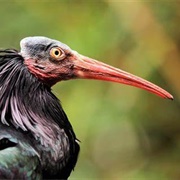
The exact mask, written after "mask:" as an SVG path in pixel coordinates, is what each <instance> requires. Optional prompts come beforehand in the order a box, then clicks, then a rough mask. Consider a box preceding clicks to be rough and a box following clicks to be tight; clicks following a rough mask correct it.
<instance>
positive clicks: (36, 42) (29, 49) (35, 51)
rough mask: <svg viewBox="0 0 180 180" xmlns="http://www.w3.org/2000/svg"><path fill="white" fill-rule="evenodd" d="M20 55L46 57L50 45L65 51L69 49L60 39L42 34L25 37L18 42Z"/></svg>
mask: <svg viewBox="0 0 180 180" xmlns="http://www.w3.org/2000/svg"><path fill="white" fill-rule="evenodd" d="M20 47H21V52H20V53H21V55H22V56H23V57H24V58H36V59H37V58H38V59H39V58H48V55H49V50H50V49H51V48H52V47H60V48H62V49H63V50H64V51H65V52H68V51H71V49H70V48H69V47H68V46H67V45H66V44H63V43H61V42H60V41H57V40H54V39H50V38H47V37H43V36H33V37H26V38H24V39H22V40H21V42H20Z"/></svg>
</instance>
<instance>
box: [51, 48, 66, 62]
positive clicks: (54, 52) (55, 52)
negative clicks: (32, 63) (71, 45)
mask: <svg viewBox="0 0 180 180" xmlns="http://www.w3.org/2000/svg"><path fill="white" fill-rule="evenodd" d="M50 56H51V57H52V58H53V59H55V60H61V59H64V57H65V53H64V51H63V50H62V49H60V48H58V47H54V48H52V49H51V50H50Z"/></svg>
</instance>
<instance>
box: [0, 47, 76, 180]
mask: <svg viewBox="0 0 180 180" xmlns="http://www.w3.org/2000/svg"><path fill="white" fill-rule="evenodd" d="M23 61H24V59H23V58H22V56H21V55H19V54H18V52H17V51H15V50H4V51H0V91H1V93H0V114H1V124H0V143H1V147H2V146H4V145H2V144H5V143H3V141H4V139H5V138H6V139H7V140H8V141H9V143H8V145H7V147H10V148H11V147H13V149H14V148H16V149H18V151H19V153H22V154H23V153H24V152H26V151H27V152H28V153H27V154H29V156H28V155H26V158H27V159H26V161H25V162H24V163H28V161H29V160H30V159H31V158H32V157H33V158H35V159H36V165H34V166H38V167H39V168H38V171H39V174H41V171H42V177H44V178H48V179H49V178H60V179H61V178H67V177H68V176H69V174H70V172H71V171H72V169H73V168H74V166H75V164H76V161H77V156H78V152H79V145H78V143H77V139H76V136H75V134H74V132H73V129H72V126H71V124H70V123H69V121H68V119H67V116H66V114H65V113H64V111H63V109H62V107H61V105H60V103H59V100H58V99H57V98H56V97H55V96H54V95H53V94H52V92H51V89H50V87H48V86H47V85H46V84H44V83H42V82H40V81H39V80H38V79H37V78H36V77H35V76H33V75H32V74H31V73H30V72H29V71H28V69H27V67H26V66H25V65H24V63H23ZM12 145H13V146H12ZM7 147H6V148H4V149H7ZM7 150H8V149H7ZM0 154H1V152H0ZM6 156H7V158H8V159H9V158H10V157H9V152H7V154H6ZM12 158H14V157H12ZM21 160H22V161H24V156H22V157H21V158H19V159H18V161H19V163H21ZM8 161H9V160H8ZM39 161H41V162H39ZM22 163H23V162H22ZM39 163H40V164H39ZM2 164H4V167H5V166H6V165H7V164H8V162H6V159H5V160H3V162H2V160H1V162H0V177H4V178H8V179H9V178H10V179H11V178H12V177H13V179H14V178H17V179H18V178H19V177H20V178H22V173H23V174H24V175H23V177H28V173H29V170H28V169H27V168H24V169H23V170H22V169H20V165H16V168H17V173H16V174H14V175H11V173H9V164H8V168H7V169H4V170H3V171H2V167H3V166H2ZM24 166H25V164H24ZM18 171H19V172H18ZM20 172H21V174H20ZM39 177H40V176H39Z"/></svg>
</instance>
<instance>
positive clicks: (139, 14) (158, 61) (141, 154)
mask: <svg viewBox="0 0 180 180" xmlns="http://www.w3.org/2000/svg"><path fill="white" fill-rule="evenodd" d="M179 8H180V2H179V1H164V0H159V1H153V0H152V1H146V0H144V1H143V0H142V1H141V0H134V1H133V0H132V1H125V0H122V1H121V0H119V1H113V0H112V1H111V0H97V1H95V0H94V1H82V0H74V1H73V0H61V1H60V0H59V1H58V0H45V1H41V0H37V1H35V0H33V1H25V0H24V1H23V0H14V1H5V0H4V1H3V0H1V1H0V23H1V25H0V47H1V48H9V47H16V48H18V47H19V41H20V40H21V39H22V38H23V37H26V36H34V35H41V36H47V37H51V38H54V39H57V40H60V41H62V42H64V43H66V44H68V45H69V46H70V47H71V48H72V49H74V50H76V51H78V52H80V53H82V54H84V55H87V56H90V57H94V58H96V59H99V60H101V61H104V62H106V63H108V64H111V65H113V66H117V67H119V68H122V69H124V70H127V71H129V72H131V73H134V74H136V75H139V76H141V77H143V78H145V79H148V80H150V81H152V82H154V83H156V84H158V85H160V86H162V87H163V88H164V89H167V90H168V91H170V92H171V93H172V94H173V95H174V98H175V100H174V101H168V100H164V99H161V98H159V97H157V96H154V95H152V94H150V93H147V92H144V91H143V90H140V89H136V88H132V87H127V86H123V85H120V84H113V83H108V82H100V81H99V82H97V81H85V80H76V81H68V82H61V83H59V84H57V85H56V86H55V87H54V88H53V92H54V93H55V94H56V95H57V96H58V97H59V98H60V99H61V101H62V104H63V107H64V109H65V111H66V113H67V114H68V117H69V120H70V121H71V123H72V125H73V127H74V130H75V132H76V134H77V137H78V138H79V139H80V140H81V153H80V156H79V161H78V163H77V166H76V168H75V171H74V172H73V173H72V175H71V178H70V179H93V178H96V179H123V180H124V179H138V180H141V179H142V180H144V179H153V180H155V179H158V180H159V179H163V180H164V179H179V178H180V172H179V166H180V111H179V110H178V109H179V107H180V83H179V80H178V77H179V76H180V71H179V69H180V53H179V49H180V31H179V22H180V21H179V20H180V11H179Z"/></svg>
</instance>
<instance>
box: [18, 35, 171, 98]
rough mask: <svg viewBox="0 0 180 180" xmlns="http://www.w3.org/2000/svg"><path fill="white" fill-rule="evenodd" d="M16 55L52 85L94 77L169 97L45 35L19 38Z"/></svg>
mask: <svg viewBox="0 0 180 180" xmlns="http://www.w3.org/2000/svg"><path fill="white" fill-rule="evenodd" d="M20 45H21V51H20V54H21V55H22V57H23V58H24V64H25V65H26V66H27V67H28V69H29V71H30V72H31V73H32V74H34V75H35V76H36V77H37V78H38V79H40V80H41V81H42V82H43V83H45V84H47V85H49V86H52V85H54V84H55V83H56V82H58V81H61V80H68V79H76V78H83V79H98V80H105V81H113V82H118V83H122V84H127V85H131V86H136V87H139V88H142V89H145V90H147V91H150V92H152V93H154V94H157V95H159V96H161V97H163V98H168V99H173V96H172V95H171V94H169V93H168V92H167V91H165V90H163V89H162V88H160V87H158V86H156V85H154V84H153V83H150V82H148V81H146V80H144V79H142V78H140V77H137V76H135V75H132V74H130V73H127V72H125V71H123V70H120V69H117V68H115V67H112V66H109V65H107V64H105V63H102V62H99V61H97V60H94V59H92V58H89V57H86V56H83V55H81V54H79V53H77V52H76V51H74V50H72V49H71V48H69V47H68V46H67V45H65V44H63V43H61V42H59V41H56V40H52V39H49V38H46V37H27V38H24V39H22V40H21V43H20Z"/></svg>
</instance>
